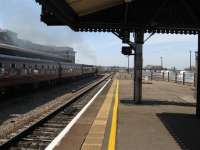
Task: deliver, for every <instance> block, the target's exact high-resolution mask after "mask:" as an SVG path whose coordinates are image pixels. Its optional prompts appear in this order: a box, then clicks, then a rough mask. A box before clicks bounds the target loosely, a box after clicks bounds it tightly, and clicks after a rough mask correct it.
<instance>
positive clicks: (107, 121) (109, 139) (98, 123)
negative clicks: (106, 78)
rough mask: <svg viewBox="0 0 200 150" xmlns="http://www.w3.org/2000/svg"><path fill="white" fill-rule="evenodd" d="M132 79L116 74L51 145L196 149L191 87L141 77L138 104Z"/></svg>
mask: <svg viewBox="0 0 200 150" xmlns="http://www.w3.org/2000/svg"><path fill="white" fill-rule="evenodd" d="M132 85H133V84H132V80H131V79H130V78H129V76H128V75H127V76H123V75H119V74H118V75H117V76H116V77H115V78H114V79H113V82H112V85H111V86H110V88H109V89H108V92H106V93H103V94H101V96H100V97H99V98H97V100H96V101H95V102H94V103H93V104H92V105H91V107H90V108H89V109H88V110H87V111H86V112H85V113H84V114H83V116H82V117H81V118H80V119H79V120H78V122H77V123H76V124H75V125H74V126H73V127H72V129H71V130H70V132H69V133H68V134H67V135H65V137H64V138H63V139H62V140H61V141H59V143H58V145H57V146H56V148H55V149H57V150H61V149H70V150H77V149H82V150H100V149H103V150H107V149H108V150H114V149H117V150H134V149H135V150H160V149H162V150H169V149H173V150H179V149H192V150H193V149H194V150H195V149H198V147H200V143H199V142H198V139H199V138H200V135H199V134H198V133H199V132H200V128H199V126H200V121H199V120H198V119H197V118H196V116H195V99H194V98H193V95H194V89H193V87H192V86H183V85H180V84H176V83H172V82H164V81H143V98H142V99H143V100H142V103H141V104H134V103H133V101H132V94H133V93H132V91H133V87H132Z"/></svg>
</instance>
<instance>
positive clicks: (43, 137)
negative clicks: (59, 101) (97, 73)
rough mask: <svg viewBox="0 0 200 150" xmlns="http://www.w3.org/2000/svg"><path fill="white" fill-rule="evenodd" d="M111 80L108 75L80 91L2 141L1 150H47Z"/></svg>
mask: <svg viewBox="0 0 200 150" xmlns="http://www.w3.org/2000/svg"><path fill="white" fill-rule="evenodd" d="M109 78H110V75H107V76H105V77H103V78H102V79H100V80H98V81H97V82H94V83H92V84H90V85H88V86H87V87H84V88H82V89H80V90H78V91H77V92H76V93H74V96H72V97H71V99H70V100H69V101H68V102H66V103H65V104H63V105H62V106H61V107H59V108H58V109H56V110H54V111H52V112H49V113H48V114H47V115H44V116H43V117H42V118H41V119H40V120H38V121H37V122H34V123H33V124H32V125H30V126H29V127H27V128H26V129H23V130H22V131H21V132H17V133H13V134H14V136H13V137H12V138H10V139H2V141H5V142H3V143H2V144H1V145H0V149H11V150H20V149H45V148H46V147H47V146H48V145H49V144H50V143H51V141H53V139H54V138H55V137H56V136H57V135H58V134H59V133H60V132H61V131H62V130H63V129H64V128H65V127H66V126H67V124H69V123H70V121H71V120H72V119H73V118H74V117H75V116H76V115H77V114H78V112H80V110H81V109H82V108H83V107H84V106H85V105H86V104H87V103H88V101H89V100H90V99H91V98H92V97H93V96H94V95H95V93H97V91H98V90H99V89H100V88H101V87H102V86H103V85H104V84H105V82H106V81H107V80H108V79H109Z"/></svg>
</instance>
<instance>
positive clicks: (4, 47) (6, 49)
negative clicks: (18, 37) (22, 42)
mask: <svg viewBox="0 0 200 150" xmlns="http://www.w3.org/2000/svg"><path fill="white" fill-rule="evenodd" d="M0 54H5V55H12V56H22V57H29V58H40V59H47V60H54V61H63V62H67V61H66V59H64V58H62V57H60V56H59V55H56V54H48V53H46V52H39V51H34V50H31V49H28V50H27V49H25V48H20V47H17V46H14V45H8V44H3V43H0Z"/></svg>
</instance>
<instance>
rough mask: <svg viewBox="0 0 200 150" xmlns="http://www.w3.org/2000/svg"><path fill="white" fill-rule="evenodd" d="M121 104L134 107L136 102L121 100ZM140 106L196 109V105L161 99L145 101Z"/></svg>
mask: <svg viewBox="0 0 200 150" xmlns="http://www.w3.org/2000/svg"><path fill="white" fill-rule="evenodd" d="M120 103H121V104H125V105H133V104H135V103H134V100H133V99H130V98H126V99H121V100H120ZM139 104H140V105H144V106H147V105H150V106H154V105H155V106H157V105H174V106H186V107H195V106H196V103H188V102H176V101H168V100H159V99H143V100H142V102H141V103H139Z"/></svg>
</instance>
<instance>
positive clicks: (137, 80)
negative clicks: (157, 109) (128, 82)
mask: <svg viewBox="0 0 200 150" xmlns="http://www.w3.org/2000/svg"><path fill="white" fill-rule="evenodd" d="M143 43H144V32H143V31H140V30H139V31H136V32H135V59H134V102H135V103H141V100H142V64H143V56H142V50H143Z"/></svg>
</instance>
